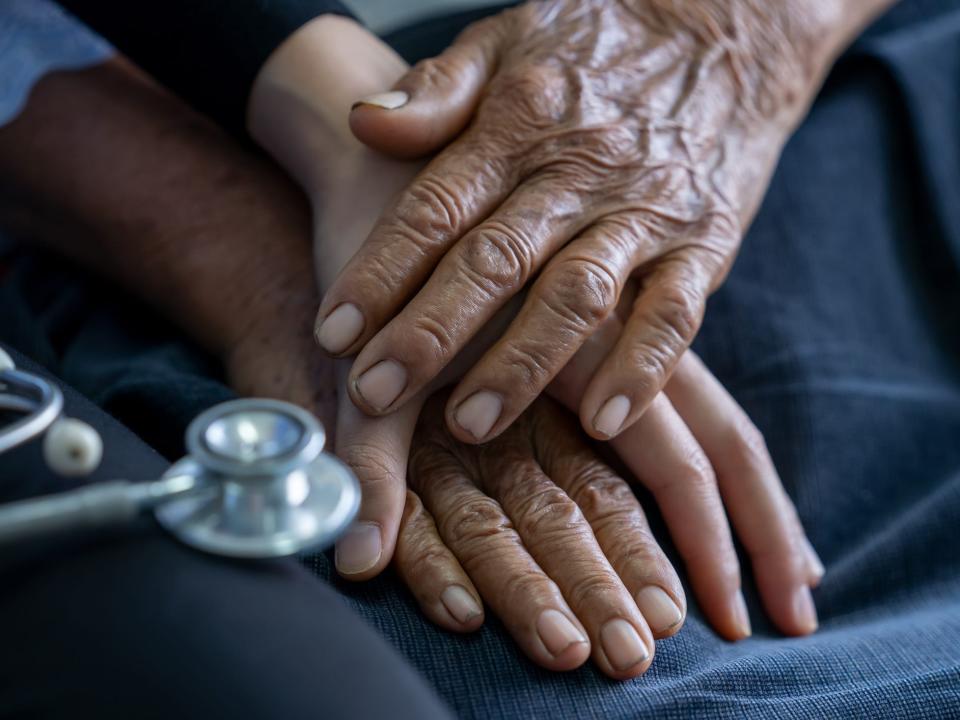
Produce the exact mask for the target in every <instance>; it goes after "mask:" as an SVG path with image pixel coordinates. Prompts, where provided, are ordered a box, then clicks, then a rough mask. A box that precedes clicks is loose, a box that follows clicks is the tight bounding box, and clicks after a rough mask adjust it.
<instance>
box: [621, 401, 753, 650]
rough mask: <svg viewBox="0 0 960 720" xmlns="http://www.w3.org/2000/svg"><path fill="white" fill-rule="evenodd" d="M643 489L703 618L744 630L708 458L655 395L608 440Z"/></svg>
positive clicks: (738, 634) (734, 632)
mask: <svg viewBox="0 0 960 720" xmlns="http://www.w3.org/2000/svg"><path fill="white" fill-rule="evenodd" d="M611 444H612V445H613V447H614V449H615V450H616V451H617V454H618V455H619V456H620V458H621V459H622V460H623V461H624V462H625V463H626V464H627V466H628V467H629V468H630V470H631V471H632V472H633V473H634V474H635V475H636V476H637V478H638V479H639V480H640V481H641V482H642V483H643V484H644V485H646V486H647V488H649V489H650V491H651V492H652V493H653V496H654V498H655V499H656V501H657V505H658V506H659V508H660V511H661V513H662V514H663V518H664V520H665V521H666V523H667V527H668V528H669V530H670V535H671V536H672V537H673V541H674V543H675V544H676V546H677V550H678V551H679V552H680V556H681V557H682V558H683V561H684V564H685V565H686V568H687V572H688V574H689V576H690V581H691V583H692V584H693V588H694V592H695V594H696V596H697V599H698V600H699V602H700V606H701V607H702V608H703V611H704V613H705V614H706V616H707V618H708V619H709V620H710V623H711V624H712V625H713V626H714V627H715V628H716V629H717V631H718V632H719V633H720V634H721V635H723V636H724V637H726V638H728V639H730V640H739V639H741V638H744V637H747V636H748V635H750V632H751V630H750V619H749V617H748V615H747V608H746V603H745V602H744V599H743V593H742V592H741V590H740V563H739V561H738V560H737V553H736V550H735V549H734V546H733V538H732V537H731V535H730V526H729V524H728V523H727V516H726V513H725V512H724V507H723V503H722V502H721V500H720V493H719V490H718V488H717V481H716V476H715V474H714V472H713V468H712V467H711V465H710V461H709V460H708V459H707V457H706V455H705V454H704V452H703V450H702V448H701V447H700V445H699V444H698V443H697V441H696V439H695V438H694V437H693V434H692V433H691V432H690V429H689V428H688V427H687V425H686V424H685V423H684V421H683V419H682V418H681V417H680V415H679V414H678V413H677V411H676V410H675V409H674V407H673V405H671V403H670V401H669V400H668V399H667V397H666V396H665V395H663V394H660V395H658V396H657V397H656V399H655V400H654V401H653V403H652V404H651V405H650V407H649V408H648V410H647V412H646V413H645V414H644V415H643V417H641V418H640V420H639V421H637V422H636V423H635V424H634V425H633V426H631V427H630V428H628V429H627V431H626V432H624V433H621V434H620V435H619V436H617V437H616V438H614V440H613V441H612V442H611Z"/></svg>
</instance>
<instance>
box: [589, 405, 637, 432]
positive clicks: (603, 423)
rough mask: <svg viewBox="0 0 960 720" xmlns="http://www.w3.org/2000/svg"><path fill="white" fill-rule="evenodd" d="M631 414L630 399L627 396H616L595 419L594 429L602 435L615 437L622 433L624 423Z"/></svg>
mask: <svg viewBox="0 0 960 720" xmlns="http://www.w3.org/2000/svg"><path fill="white" fill-rule="evenodd" d="M629 413H630V398H628V397H627V396H626V395H614V396H613V397H612V398H610V399H609V400H607V401H606V402H605V403H604V404H603V407H602V408H600V412H598V413H597V415H596V417H595V418H594V419H593V428H594V430H596V431H597V432H598V433H600V434H601V435H606V436H607V437H613V436H614V435H616V434H617V433H618V432H620V427H621V426H622V425H623V421H624V420H626V419H627V415H628V414H629Z"/></svg>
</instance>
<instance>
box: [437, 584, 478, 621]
mask: <svg viewBox="0 0 960 720" xmlns="http://www.w3.org/2000/svg"><path fill="white" fill-rule="evenodd" d="M440 602H442V603H443V606H444V607H445V608H446V609H447V612H449V613H450V614H451V615H453V617H455V618H456V619H457V621H458V622H460V623H468V622H470V621H471V620H472V619H473V618H475V617H477V616H478V615H479V614H480V613H481V612H482V611H481V610H480V606H479V605H477V601H476V600H474V599H473V595H471V594H470V593H468V592H467V591H466V589H465V588H463V587H462V586H460V585H451V586H450V587H448V588H447V589H446V590H444V591H443V592H442V593H440Z"/></svg>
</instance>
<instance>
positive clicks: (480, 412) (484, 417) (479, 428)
mask: <svg viewBox="0 0 960 720" xmlns="http://www.w3.org/2000/svg"><path fill="white" fill-rule="evenodd" d="M502 409H503V401H502V400H501V399H500V396H499V395H497V394H496V393H492V392H489V391H488V390H481V391H480V392H476V393H474V394H473V395H471V396H470V397H468V398H467V399H466V400H464V401H463V402H462V403H460V407H458V408H457V411H456V413H454V419H455V420H456V421H457V424H458V425H459V426H460V427H462V428H463V429H464V430H466V431H467V432H468V433H470V434H471V435H473V437H475V438H476V439H477V440H482V439H483V438H485V437H486V436H487V433H489V432H490V428H492V427H493V426H494V425H495V424H496V422H497V418H499V417H500V411H501V410H502Z"/></svg>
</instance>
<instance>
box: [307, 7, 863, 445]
mask: <svg viewBox="0 0 960 720" xmlns="http://www.w3.org/2000/svg"><path fill="white" fill-rule="evenodd" d="M871 2H872V0H871ZM873 4H876V3H873ZM842 5H843V3H836V2H826V1H821V2H815V1H814V0H803V1H794V2H776V3H764V2H759V0H685V1H679V0H620V1H614V0H591V1H582V0H552V1H549V2H548V1H542V2H530V3H527V4H525V5H523V6H520V7H518V8H515V9H512V10H509V11H506V12H504V13H501V14H500V15H497V16H494V17H493V18H490V19H488V20H485V21H482V22H480V23H477V24H475V25H473V26H471V27H470V28H468V29H467V31H466V32H464V33H463V34H462V36H461V37H460V38H459V39H458V40H457V41H456V42H455V43H454V44H453V45H452V46H451V47H450V48H449V49H448V50H447V51H445V52H444V53H443V54H442V55H440V56H439V57H437V58H435V59H433V60H428V61H426V62H423V63H421V64H419V65H417V66H416V67H415V68H414V69H413V70H412V71H411V72H410V73H408V74H407V75H406V76H405V77H404V78H403V79H401V80H400V81H399V82H398V83H397V84H396V85H395V91H394V92H391V93H387V94H384V95H379V96H373V97H371V98H368V99H367V101H366V102H361V103H359V104H358V105H357V107H355V109H354V110H353V112H352V115H351V127H352V129H353V131H354V133H355V134H356V136H357V137H358V138H359V139H360V140H362V141H364V142H365V143H367V144H368V145H371V146H373V147H376V148H378V149H381V150H384V151H387V152H389V153H392V154H394V155H411V154H421V153H424V152H427V151H430V150H435V149H437V148H439V147H441V146H443V145H445V144H446V143H447V142H449V141H450V140H453V138H454V137H456V136H457V135H458V134H459V137H456V139H455V140H453V142H452V143H450V145H449V146H448V147H446V148H445V149H444V150H442V152H440V154H439V155H438V156H437V157H436V158H435V159H434V160H433V161H432V162H430V164H429V165H428V166H427V167H426V168H425V169H424V170H423V171H422V172H421V173H420V174H419V176H418V177H417V178H416V179H415V180H414V182H413V183H412V184H410V185H409V186H408V187H407V189H406V190H404V191H403V192H402V193H401V194H400V195H399V196H398V197H397V198H396V199H395V201H394V202H393V203H392V204H391V205H390V206H389V207H388V209H387V210H386V211H385V212H384V214H383V215H382V217H381V219H380V221H379V222H378V224H377V225H376V227H375V228H374V229H373V231H372V233H371V234H370V235H369V238H368V240H367V242H366V244H365V245H364V247H363V249H362V250H361V251H360V252H359V253H358V254H357V255H356V256H355V257H354V258H353V259H352V261H351V262H350V263H349V265H348V266H347V267H346V268H345V269H344V271H343V272H342V273H341V275H340V276H339V278H338V280H337V281H336V282H335V283H334V284H333V286H332V287H331V288H330V289H329V291H328V292H327V293H326V296H325V298H324V301H323V303H322V306H321V308H320V315H319V318H318V320H319V321H320V323H321V324H320V328H319V333H318V335H319V337H320V338H321V340H322V341H323V343H324V345H325V347H326V349H327V350H328V351H329V352H331V353H333V354H336V355H350V354H353V353H356V352H358V351H359V357H357V359H356V361H355V363H354V365H353V368H352V372H351V376H350V385H349V389H350V394H351V397H352V399H353V401H354V402H355V403H356V404H357V405H358V406H359V407H360V408H361V409H362V410H364V411H365V412H366V413H368V414H374V415H377V414H384V413H389V412H391V411H393V410H395V409H396V408H398V407H400V406H402V405H403V404H404V403H405V402H407V400H408V399H410V398H412V397H414V396H415V395H416V394H417V393H418V392H419V391H420V390H421V389H422V388H424V387H425V386H426V385H427V384H428V383H429V382H430V381H431V379H433V378H434V377H436V376H437V374H438V373H439V372H440V370H441V369H442V368H443V367H444V366H445V365H446V364H447V363H449V362H450V361H451V359H452V358H454V357H455V356H456V355H457V353H458V351H459V350H460V349H461V348H463V347H464V346H465V344H466V343H467V341H468V340H469V339H470V338H471V337H472V336H473V335H474V334H475V333H476V332H477V331H478V330H479V329H480V328H481V327H482V326H483V325H484V324H485V323H487V322H488V320H490V318H491V317H492V316H493V315H494V313H495V312H496V310H497V309H498V308H500V307H501V306H502V305H503V304H504V303H505V302H506V301H507V300H508V299H509V298H511V297H512V296H514V295H515V294H517V293H518V292H520V290H521V289H522V288H524V286H525V285H526V284H527V283H528V282H531V281H532V287H531V289H530V292H529V295H528V297H527V299H526V301H525V304H524V305H523V308H522V310H521V311H520V313H519V315H518V316H517V318H516V320H515V321H514V322H513V323H512V324H511V326H510V327H509V329H508V330H507V332H506V333H505V334H504V335H503V337H502V338H501V339H500V340H499V341H498V342H497V343H496V344H495V345H494V346H493V347H492V348H491V349H490V350H489V351H488V352H487V353H486V354H484V355H483V357H482V358H481V359H480V360H479V361H478V362H477V363H476V365H475V366H474V367H473V368H472V370H471V371H470V372H468V373H467V375H466V377H464V378H463V380H462V381H461V382H460V383H459V385H458V386H457V387H456V389H455V390H454V392H453V393H452V395H451V397H450V400H449V402H448V406H447V409H446V415H447V421H448V424H449V426H450V429H451V431H452V432H453V433H454V435H455V436H456V437H458V438H459V439H461V440H464V441H466V442H481V441H485V440H487V439H489V438H491V437H494V436H496V435H497V434H499V433H501V432H503V430H504V429H505V428H507V427H508V426H509V424H510V423H511V422H513V420H514V419H515V418H516V417H517V416H518V415H519V414H520V412H521V411H522V410H523V409H524V408H525V407H527V405H529V403H530V402H531V401H532V400H533V399H534V398H535V397H537V395H538V394H539V393H540V392H541V391H542V390H543V389H544V388H545V387H546V385H547V384H548V383H549V382H550V380H551V378H553V377H554V376H555V375H556V373H557V372H558V371H559V370H560V369H561V368H562V367H563V366H564V365H565V364H566V363H567V361H568V360H569V359H570V358H571V357H572V356H573V355H574V354H575V352H576V351H577V349H578V348H579V347H580V345H581V344H582V343H583V342H584V341H585V340H586V339H587V338H588V337H589V336H590V335H591V334H592V333H593V332H594V330H595V329H596V328H597V327H598V326H599V325H600V324H601V323H602V322H603V321H604V320H605V319H606V318H607V317H608V316H609V315H610V313H611V312H612V311H613V309H614V308H615V307H616V305H617V303H618V299H619V297H620V295H621V292H622V290H623V288H624V286H625V284H626V282H627V280H628V278H630V277H631V276H635V277H638V278H639V279H640V280H641V282H642V288H643V289H642V292H641V293H640V294H639V296H638V297H637V299H636V301H635V304H634V306H633V309H632V313H631V315H630V318H629V319H628V320H627V322H626V323H625V326H624V329H623V333H622V335H621V337H620V338H619V341H618V342H616V343H615V345H614V347H613V348H612V349H611V350H610V352H609V354H608V355H607V356H606V359H605V360H604V362H603V364H602V365H601V366H600V367H599V369H598V371H597V372H596V374H595V376H594V377H593V379H592V381H591V382H590V385H589V387H588V388H587V390H586V392H585V393H584V395H583V398H582V401H581V402H580V406H579V412H580V418H581V421H582V424H583V426H584V427H585V429H586V430H587V432H589V433H590V434H591V435H593V436H594V437H596V438H600V439H607V438H611V437H614V436H616V435H618V434H619V433H621V432H623V431H624V430H625V429H626V428H628V427H629V426H630V425H631V424H633V423H634V422H636V420H637V419H638V418H639V417H640V416H641V415H642V413H643V412H644V410H645V409H646V408H647V407H648V406H649V405H650V403H651V402H652V401H653V399H654V398H655V397H656V395H657V393H658V392H659V391H660V389H661V388H662V387H663V386H664V384H665V383H666V381H667V379H668V378H669V377H670V374H671V372H672V371H673V369H674V367H675V366H676V363H677V361H678V359H679V358H680V357H681V355H682V354H683V352H684V350H685V349H686V348H687V346H688V345H689V343H690V341H691V339H692V338H693V336H694V334H695V333H696V331H697V329H698V326H699V324H700V321H701V317H702V315H703V309H704V302H705V299H706V297H707V295H708V294H709V293H710V292H711V290H713V289H714V288H716V287H717V285H718V284H719V283H720V282H721V280H722V279H723V277H724V275H725V273H726V272H727V270H728V268H729V267H730V264H731V262H732V260H733V257H734V255H735V253H736V250H737V247H738V245H739V242H740V239H741V236H742V234H743V230H744V228H745V227H746V225H747V224H748V223H749V222H750V220H751V218H752V216H753V214H754V212H755V210H756V208H757V206H758V203H759V201H760V199H761V197H762V194H763V191H764V189H765V187H766V184H767V181H768V178H769V176H770V175H771V173H772V171H773V169H774V165H775V162H776V160H777V158H778V155H779V152H780V149H781V147H782V145H783V143H784V141H785V140H786V138H787V137H788V135H789V133H790V132H791V130H792V128H793V127H794V126H795V124H796V123H797V122H798V120H799V119H800V117H801V115H802V114H803V113H804V111H805V109H806V107H807V105H808V103H809V101H810V100H811V98H812V96H813V94H814V91H815V89H816V88H817V86H818V83H819V80H820V77H821V76H822V74H823V73H824V71H825V69H826V67H827V64H828V62H829V60H830V52H831V51H832V50H831V51H828V50H827V49H826V48H831V49H832V48H833V47H834V46H835V45H836V42H828V41H829V40H831V39H832V38H833V36H834V35H836V34H837V32H839V30H838V31H836V32H835V31H833V30H830V31H827V30H826V28H831V27H833V26H831V25H830V22H831V21H834V20H836V21H837V22H836V27H837V28H840V27H843V24H842V23H840V22H839V16H840V15H841V14H842V13H843V12H845V11H842V10H841V9H839V8H840V6H842ZM853 5H856V3H853ZM468 122H469V125H468ZM464 127H465V128H466V129H463V128H464ZM461 130H462V134H460V133H461Z"/></svg>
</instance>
